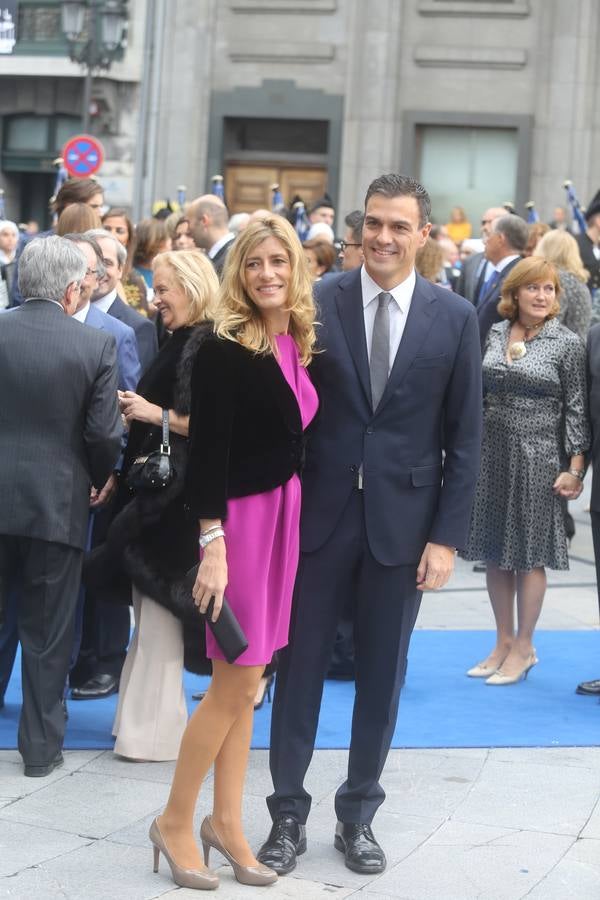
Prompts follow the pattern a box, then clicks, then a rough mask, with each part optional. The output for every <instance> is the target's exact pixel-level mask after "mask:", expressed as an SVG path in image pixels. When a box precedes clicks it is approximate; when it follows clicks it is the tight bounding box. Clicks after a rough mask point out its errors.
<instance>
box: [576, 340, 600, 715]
mask: <svg viewBox="0 0 600 900" xmlns="http://www.w3.org/2000/svg"><path fill="white" fill-rule="evenodd" d="M587 371H588V403H589V406H588V413H589V418H590V424H591V426H592V453H591V459H590V461H591V463H592V496H591V498H590V515H591V519H592V539H593V541H594V558H595V560H596V583H597V587H598V603H599V605H600V325H594V326H592V328H590V330H589V331H588V336H587ZM598 668H599V669H600V664H599V666H598ZM575 690H576V692H577V693H578V694H586V695H593V696H595V697H599V698H600V677H598V678H594V679H592V680H591V681H582V682H581V683H580V684H578V685H577V687H576V689H575Z"/></svg>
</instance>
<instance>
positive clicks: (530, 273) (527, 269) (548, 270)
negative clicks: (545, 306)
mask: <svg viewBox="0 0 600 900" xmlns="http://www.w3.org/2000/svg"><path fill="white" fill-rule="evenodd" d="M545 278H547V279H548V280H549V281H551V282H552V284H553V285H554V292H555V293H554V303H553V304H552V307H551V309H550V312H549V313H548V315H547V316H546V319H553V318H554V317H555V316H557V315H558V314H559V312H560V302H559V299H558V295H559V294H560V282H559V280H558V275H557V274H556V269H555V268H554V266H553V265H552V263H550V262H548V260H546V259H540V257H539V256H528V257H526V258H525V259H522V260H521V261H520V262H518V263H517V264H516V266H515V267H514V268H512V269H511V270H510V272H509V273H508V275H507V276H506V278H505V279H504V281H503V282H502V299H501V300H500V303H499V304H498V307H497V309H498V312H499V313H500V315H501V316H502V318H503V319H509V320H510V321H511V322H516V320H517V319H518V317H519V301H518V299H517V291H518V290H519V288H522V287H524V286H525V285H527V284H533V283H535V282H538V281H542V279H545Z"/></svg>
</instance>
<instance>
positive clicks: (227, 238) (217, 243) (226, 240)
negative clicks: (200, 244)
mask: <svg viewBox="0 0 600 900" xmlns="http://www.w3.org/2000/svg"><path fill="white" fill-rule="evenodd" d="M234 237H235V234H234V233H233V231H228V232H227V234H226V235H225V237H222V238H219V240H218V241H215V243H214V244H213V245H212V247H211V248H210V250H209V251H208V258H209V259H214V258H215V256H216V255H217V253H218V252H219V250H220V249H221V247H224V246H225V244H228V243H229V241H232V240H233V239H234Z"/></svg>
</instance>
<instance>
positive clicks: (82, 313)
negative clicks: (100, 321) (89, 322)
mask: <svg viewBox="0 0 600 900" xmlns="http://www.w3.org/2000/svg"><path fill="white" fill-rule="evenodd" d="M89 310H90V301H89V300H88V302H87V303H86V304H85V306H82V307H81V309H78V310H77V312H76V313H73V318H74V319H77V321H78V322H83V323H84V324H85V320H86V319H87V314H88V312H89Z"/></svg>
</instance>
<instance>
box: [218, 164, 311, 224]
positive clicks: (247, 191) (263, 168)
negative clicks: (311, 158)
mask: <svg viewBox="0 0 600 900" xmlns="http://www.w3.org/2000/svg"><path fill="white" fill-rule="evenodd" d="M224 174H225V192H226V202H227V207H228V209H229V212H230V213H238V212H253V210H255V209H262V208H264V209H271V199H272V192H271V185H272V184H278V185H279V189H280V191H281V193H282V195H283V202H284V203H285V204H286V206H287V205H289V203H290V202H291V200H292V198H293V197H294V196H295V195H296V194H298V196H300V197H301V198H302V200H303V201H304V203H305V205H306V206H307V207H310V205H311V204H312V203H313V202H314V201H315V200H318V198H319V197H322V196H323V194H324V193H325V191H326V189H327V169H325V168H320V167H302V166H282V165H275V164H271V165H269V164H265V165H262V164H255V163H253V164H250V165H249V164H247V163H229V164H227V166H226V167H225V173H224Z"/></svg>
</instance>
